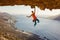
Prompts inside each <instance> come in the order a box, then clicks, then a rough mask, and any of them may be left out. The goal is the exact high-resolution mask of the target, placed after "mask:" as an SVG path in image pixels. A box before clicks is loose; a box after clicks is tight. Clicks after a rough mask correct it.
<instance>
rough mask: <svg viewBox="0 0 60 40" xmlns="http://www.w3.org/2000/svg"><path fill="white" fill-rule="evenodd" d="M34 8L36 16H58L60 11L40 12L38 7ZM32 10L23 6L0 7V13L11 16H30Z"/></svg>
mask: <svg viewBox="0 0 60 40" xmlns="http://www.w3.org/2000/svg"><path fill="white" fill-rule="evenodd" d="M35 8H36V15H41V16H54V15H57V14H60V9H56V10H54V9H53V10H52V11H50V10H49V9H45V10H40V9H39V8H38V7H35ZM32 10H33V9H31V7H30V6H24V5H20V6H17V5H15V6H0V12H7V13H10V14H13V15H30V14H31V11H32Z"/></svg>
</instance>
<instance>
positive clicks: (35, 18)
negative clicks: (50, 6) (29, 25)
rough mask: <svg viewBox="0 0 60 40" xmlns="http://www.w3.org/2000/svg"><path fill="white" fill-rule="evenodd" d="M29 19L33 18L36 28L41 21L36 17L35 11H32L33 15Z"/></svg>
mask: <svg viewBox="0 0 60 40" xmlns="http://www.w3.org/2000/svg"><path fill="white" fill-rule="evenodd" d="M27 17H32V18H33V22H35V24H34V26H36V24H37V23H36V21H37V22H38V23H39V19H37V17H36V15H35V9H34V12H33V11H32V14H31V15H30V16H27Z"/></svg>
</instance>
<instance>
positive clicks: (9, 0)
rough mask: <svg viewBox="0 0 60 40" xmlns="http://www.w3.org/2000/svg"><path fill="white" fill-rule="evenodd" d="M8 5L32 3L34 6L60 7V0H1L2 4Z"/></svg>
mask: <svg viewBox="0 0 60 40" xmlns="http://www.w3.org/2000/svg"><path fill="white" fill-rule="evenodd" d="M6 5H12V6H13V5H30V6H31V7H32V8H33V7H35V6H38V7H39V8H40V9H42V10H44V9H45V8H48V9H50V10H51V9H60V0H0V6H6Z"/></svg>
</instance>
